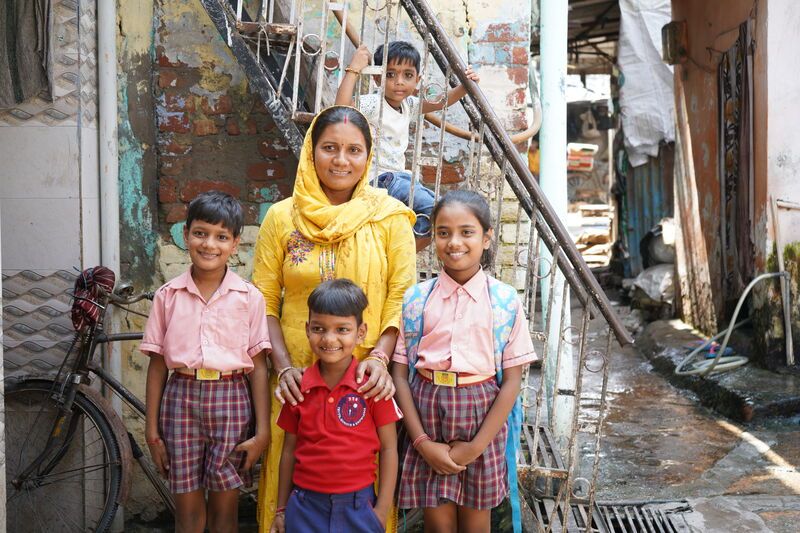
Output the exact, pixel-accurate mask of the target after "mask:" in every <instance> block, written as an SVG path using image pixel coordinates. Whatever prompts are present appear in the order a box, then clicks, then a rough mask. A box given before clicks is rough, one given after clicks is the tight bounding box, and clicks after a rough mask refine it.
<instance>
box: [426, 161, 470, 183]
mask: <svg viewBox="0 0 800 533" xmlns="http://www.w3.org/2000/svg"><path fill="white" fill-rule="evenodd" d="M421 168H422V181H423V182H424V183H428V184H435V183H436V167H435V166H433V165H430V166H428V165H423V166H422V167H421ZM463 180H464V167H463V166H461V165H450V164H447V163H443V164H442V183H458V182H460V181H463Z"/></svg>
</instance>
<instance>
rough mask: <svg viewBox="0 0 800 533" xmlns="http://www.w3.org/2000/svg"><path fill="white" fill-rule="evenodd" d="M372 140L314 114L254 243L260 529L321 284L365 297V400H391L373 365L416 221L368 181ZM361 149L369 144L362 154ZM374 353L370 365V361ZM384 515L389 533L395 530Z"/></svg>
mask: <svg viewBox="0 0 800 533" xmlns="http://www.w3.org/2000/svg"><path fill="white" fill-rule="evenodd" d="M371 144H372V139H371V135H370V131H369V124H368V123H367V120H366V118H364V116H363V115H362V114H361V113H360V112H359V111H357V110H356V109H354V108H351V107H344V106H335V107H331V108H328V109H326V110H325V111H323V112H322V113H320V114H319V115H318V116H317V118H316V119H315V120H314V122H313V123H312V125H311V127H310V128H309V130H308V133H307V134H306V137H305V142H304V144H303V149H302V151H301V154H300V160H299V162H298V166H297V177H296V179H295V185H294V192H293V194H292V196H291V198H287V199H285V200H282V201H280V202H278V203H276V204H275V205H273V206H272V207H271V208H270V209H269V211H268V212H267V215H266V217H265V218H264V222H263V223H262V224H261V229H260V231H259V235H258V241H257V242H256V250H255V263H254V268H253V282H254V283H255V285H256V286H257V287H258V288H259V289H260V290H261V292H262V293H263V294H264V299H265V300H266V307H267V323H268V324H269V333H270V340H271V342H272V354H271V355H270V359H271V361H272V365H273V368H274V369H275V373H274V374H273V376H277V377H273V378H271V380H270V384H271V386H272V390H273V391H274V392H275V396H276V398H277V399H278V400H279V402H272V418H271V421H272V436H271V441H270V445H269V447H268V448H267V452H266V453H265V456H264V461H263V465H262V469H261V478H260V482H259V490H258V518H259V531H262V532H266V531H269V529H270V525H271V524H272V520H273V517H274V516H275V507H276V500H277V487H278V483H277V478H278V465H279V463H280V455H281V449H282V447H283V431H282V430H281V429H280V428H278V426H277V425H276V423H275V422H276V420H277V417H278V414H279V412H280V408H281V404H282V403H283V402H284V401H290V402H294V401H302V393H301V391H300V388H299V385H300V380H301V377H302V369H303V368H305V367H307V366H310V365H311V364H312V363H313V360H312V354H311V350H310V348H309V346H308V341H307V339H306V332H305V323H306V320H307V319H308V307H307V304H306V300H307V299H308V295H309V294H310V293H311V291H312V290H313V289H314V288H315V287H316V286H317V285H318V284H319V283H320V282H321V281H325V280H327V279H333V278H348V279H351V280H353V281H354V282H355V283H356V284H357V285H359V286H360V287H361V288H362V289H363V290H364V292H365V293H366V295H367V299H368V300H369V307H367V310H366V311H365V313H364V322H366V324H367V336H366V339H365V341H364V343H363V344H362V345H361V346H358V347H357V348H356V350H355V352H354V355H355V356H356V357H357V358H358V359H359V360H360V361H362V362H361V363H360V364H359V367H358V374H357V377H361V376H364V374H365V373H366V374H367V375H368V377H369V379H368V380H367V381H366V383H365V384H364V386H363V387H362V388H361V389H360V391H362V392H363V393H364V395H365V396H366V397H375V398H387V397H389V396H391V395H392V394H394V385H393V384H392V381H391V377H390V376H389V374H388V372H387V371H386V368H385V365H384V364H383V363H382V362H381V361H380V360H379V359H384V360H388V356H390V355H391V354H392V352H393V351H394V345H395V341H396V340H397V333H398V327H399V325H400V311H401V307H402V299H403V293H404V292H405V290H406V289H407V288H409V287H410V286H411V285H412V284H413V283H414V281H415V258H416V255H415V245H414V234H413V232H412V229H411V228H412V225H413V224H414V220H415V217H414V213H413V211H411V210H410V209H408V208H407V207H406V206H405V205H403V204H402V203H401V202H400V201H398V200H395V199H394V198H391V197H390V196H388V195H387V194H386V191H384V190H381V189H376V188H373V187H371V186H370V185H369V184H368V183H367V181H368V180H367V176H368V175H369V174H368V167H369V162H370V159H371V156H372V146H371ZM365 145H366V146H365ZM370 355H372V357H370V358H369V359H368V360H365V358H367V357H368V356H370ZM394 514H395V513H390V520H389V523H388V524H387V531H394V530H395V529H396V522H395V520H394V517H393V515H394Z"/></svg>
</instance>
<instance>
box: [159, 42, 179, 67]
mask: <svg viewBox="0 0 800 533" xmlns="http://www.w3.org/2000/svg"><path fill="white" fill-rule="evenodd" d="M156 53H157V54H158V66H160V67H185V66H186V63H184V62H183V61H180V60H178V61H173V60H172V59H170V58H169V57H167V54H166V53H165V52H164V47H163V46H159V47H158V49H157V50H156Z"/></svg>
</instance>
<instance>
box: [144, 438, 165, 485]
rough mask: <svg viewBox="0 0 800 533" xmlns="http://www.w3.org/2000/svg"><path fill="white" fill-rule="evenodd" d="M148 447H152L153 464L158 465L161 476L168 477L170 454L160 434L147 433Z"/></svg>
mask: <svg viewBox="0 0 800 533" xmlns="http://www.w3.org/2000/svg"><path fill="white" fill-rule="evenodd" d="M145 440H146V441H147V447H148V448H150V457H152V458H153V464H154V465H156V469H157V470H158V473H159V474H161V477H163V478H166V477H167V476H169V455H168V454H167V446H166V445H165V444H164V441H163V440H161V436H160V435H157V434H156V435H145Z"/></svg>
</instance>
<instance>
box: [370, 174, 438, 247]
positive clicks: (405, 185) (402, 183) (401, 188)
mask: <svg viewBox="0 0 800 533" xmlns="http://www.w3.org/2000/svg"><path fill="white" fill-rule="evenodd" d="M378 187H380V188H381V189H386V191H387V192H388V193H389V196H391V197H392V198H396V199H398V200H400V201H401V202H403V203H404V204H406V205H408V197H409V195H410V194H411V174H409V173H408V172H384V173H383V174H381V175H379V176H378ZM433 203H434V197H433V191H432V190H430V189H429V188H427V187H425V186H424V185H422V184H421V183H420V182H417V183H416V186H415V187H414V206H413V208H412V209H413V210H414V213H416V215H417V223H416V224H414V237H417V238H419V237H430V234H431V212H433Z"/></svg>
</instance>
